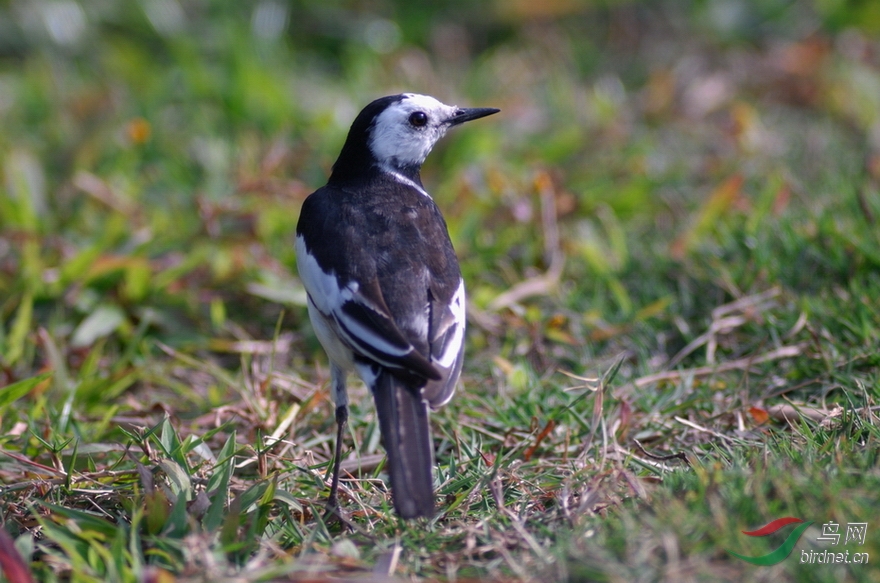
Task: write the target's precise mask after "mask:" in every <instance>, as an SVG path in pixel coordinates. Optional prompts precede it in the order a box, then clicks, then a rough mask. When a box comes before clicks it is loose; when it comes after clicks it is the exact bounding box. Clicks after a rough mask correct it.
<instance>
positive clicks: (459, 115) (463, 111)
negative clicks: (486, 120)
mask: <svg viewBox="0 0 880 583" xmlns="http://www.w3.org/2000/svg"><path fill="white" fill-rule="evenodd" d="M499 111H501V110H500V109H495V108H494V107H467V108H465V107H462V108H459V109H457V110H456V111H455V114H454V115H453V116H452V117H451V118H449V125H450V126H457V125H458V124H462V123H464V122H466V121H471V120H474V119H480V118H481V117H486V116H487V115H492V114H493V113H498V112H499Z"/></svg>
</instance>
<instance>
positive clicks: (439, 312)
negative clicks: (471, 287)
mask: <svg viewBox="0 0 880 583" xmlns="http://www.w3.org/2000/svg"><path fill="white" fill-rule="evenodd" d="M498 111H499V110H497V109H494V108H461V107H455V106H450V105H444V104H443V103H440V102H439V101H437V100H436V99H434V98H433V97H428V96H426V95H416V94H412V93H404V94H402V95H391V96H388V97H382V98H380V99H377V100H375V101H373V102H372V103H370V104H369V105H368V106H366V107H365V108H364V109H363V111H361V112H360V114H359V115H358V116H357V118H355V120H354V123H353V124H352V125H351V129H350V130H349V132H348V138H347V139H346V141H345V145H344V146H343V147H342V151H341V152H340V154H339V158H338V159H337V160H336V163H335V164H334V165H333V170H332V172H331V174H330V179H329V180H328V181H327V185H326V186H324V187H323V188H321V189H319V190H317V191H316V192H314V193H313V194H312V195H310V196H309V197H308V198H307V199H306V200H305V202H304V203H303V206H302V212H301V213H300V217H299V222H298V223H297V226H296V256H297V266H298V268H299V274H300V278H301V279H302V282H303V285H304V286H305V288H306V291H307V292H308V307H309V317H310V319H311V321H312V326H313V327H314V329H315V333H316V334H317V336H318V340H320V342H321V344H322V345H323V347H324V350H325V351H326V352H327V355H328V356H329V357H330V364H331V368H330V371H331V378H332V383H333V396H334V400H335V402H336V423H337V433H336V449H335V463H334V466H333V480H332V482H331V486H330V496H329V498H328V501H327V506H328V510H330V511H331V512H334V513H338V505H339V502H338V498H337V490H338V487H339V464H340V459H341V443H342V436H343V430H344V427H345V423H346V421H347V419H348V396H347V395H346V391H345V382H346V377H347V376H348V373H349V372H351V371H355V372H356V373H357V374H358V376H360V378H361V379H363V381H364V383H366V385H367V386H368V387H369V388H370V391H371V392H372V393H373V398H374V400H375V402H376V411H377V413H378V416H379V428H380V430H381V432H382V439H383V441H384V444H385V450H386V452H387V454H388V468H389V474H390V476H391V491H392V494H393V497H394V506H395V508H396V510H397V513H398V514H399V515H400V516H402V517H403V518H415V517H419V516H430V515H432V514H433V512H434V485H433V478H432V475H431V470H432V465H433V457H434V456H433V453H434V448H433V444H432V441H431V432H430V426H429V424H428V406H429V405H430V406H431V407H432V408H435V409H436V408H437V407H439V406H440V405H443V404H444V403H446V402H447V401H448V400H449V399H450V398H451V397H452V393H453V392H454V390H455V384H456V382H457V381H458V376H459V374H460V373H461V365H462V359H463V347H464V327H465V299H464V282H463V280H462V278H461V271H460V270H459V267H458V260H457V259H456V257H455V251H454V250H453V248H452V243H451V241H450V240H449V234H448V233H447V230H446V221H444V219H443V216H442V215H441V214H440V209H438V208H437V205H436V204H434V200H433V199H432V198H431V197H430V195H428V193H427V192H425V189H424V187H423V186H422V181H421V178H420V176H419V170H420V168H421V166H422V162H424V161H425V157H427V155H428V153H429V152H430V151H431V148H433V147H434V144H435V143H437V140H439V139H440V138H441V137H443V135H444V134H445V133H446V130H448V129H449V128H451V127H452V126H455V125H458V124H460V123H463V122H466V121H470V120H473V119H478V118H481V117H484V116H487V115H491V114H493V113H497V112H498Z"/></svg>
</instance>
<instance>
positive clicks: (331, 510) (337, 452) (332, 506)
mask: <svg viewBox="0 0 880 583" xmlns="http://www.w3.org/2000/svg"><path fill="white" fill-rule="evenodd" d="M345 377H346V373H345V371H344V370H343V369H341V368H339V367H338V366H336V365H335V364H334V365H331V368H330V378H331V382H332V384H333V400H334V401H335V402H336V446H335V448H334V454H333V477H332V479H331V481H330V495H329V496H328V497H327V505H326V510H327V512H326V514H325V515H324V517H325V519H328V520H332V521H334V522H335V521H336V520H342V521H343V522H345V519H343V518H342V512H341V510H340V508H339V471H340V467H341V466H342V439H343V436H344V435H345V424H346V423H347V422H348V394H347V393H346V391H345Z"/></svg>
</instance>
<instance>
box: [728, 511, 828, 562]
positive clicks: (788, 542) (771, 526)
mask: <svg viewBox="0 0 880 583" xmlns="http://www.w3.org/2000/svg"><path fill="white" fill-rule="evenodd" d="M789 524H797V525H798V526H797V527H796V528H795V529H794V530H792V531H791V533H790V534H789V535H788V537H787V538H786V539H785V542H783V543H782V544H781V545H780V546H779V548H777V549H776V550H774V551H772V552H769V553H767V554H766V555H761V556H760V557H748V556H746V555H741V554H739V553H735V552H733V551H727V552H728V553H730V554H731V555H733V556H734V557H736V558H738V559H742V560H743V561H747V562H749V563H751V564H753V565H759V566H761V567H769V566H770V565H775V564H776V563H779V562H781V561H783V560H785V558H786V557H788V555H790V554H791V551H792V549H794V545H796V544H797V542H798V540H799V539H800V538H801V535H802V534H804V531H805V530H807V528H809V526H810V525H811V524H813V521H812V520H811V521H809V522H804V521H803V520H801V519H800V518H795V517H793V516H787V517H785V518H777V519H776V520H774V521H772V522H770V523H768V524H766V525H764V526H762V527H761V528H759V529H757V530H744V531H742V533H743V534H744V535H747V536H767V535H768V534H773V533H774V532H776V531H778V530H780V529H782V528H785V527H786V526H788V525H789Z"/></svg>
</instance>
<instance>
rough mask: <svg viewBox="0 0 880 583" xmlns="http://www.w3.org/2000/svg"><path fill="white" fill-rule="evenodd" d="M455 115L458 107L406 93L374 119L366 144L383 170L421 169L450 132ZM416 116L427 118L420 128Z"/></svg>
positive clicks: (426, 96) (424, 96)
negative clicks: (451, 120) (432, 149)
mask: <svg viewBox="0 0 880 583" xmlns="http://www.w3.org/2000/svg"><path fill="white" fill-rule="evenodd" d="M456 111H458V108H457V107H454V106H451V105H445V104H443V103H440V102H439V101H437V100H436V99H434V98H433V97H429V96H428V95H417V94H415V93H406V94H404V98H403V99H401V100H400V101H399V102H397V103H394V104H392V105H391V106H390V107H388V108H387V109H386V110H385V111H383V112H382V113H380V114H379V115H378V116H377V117H376V121H375V123H374V124H373V128H372V131H371V132H370V138H369V142H368V144H369V147H370V151H371V152H372V153H373V155H374V156H375V157H376V159H377V160H378V161H379V164H380V165H382V166H387V167H390V168H405V167H407V166H420V165H421V164H422V162H424V161H425V158H427V157H428V154H429V153H430V152H431V148H433V147H434V144H436V143H437V140H439V139H440V138H442V137H443V135H444V134H445V133H446V130H447V129H449V120H450V119H451V118H452V117H453V116H454V115H455V112H456ZM414 114H415V116H416V117H415V118H414V117H413V115H414ZM419 114H424V116H425V118H426V119H425V122H424V124H423V125H419V121H420V120H419V119H418V118H419V117H420V115H419ZM414 121H415V122H416V123H414Z"/></svg>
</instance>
